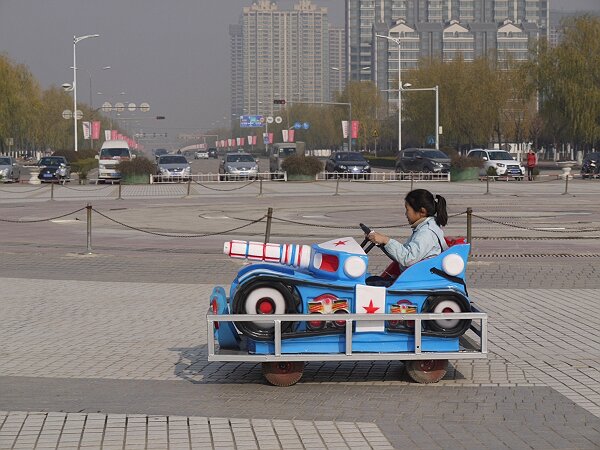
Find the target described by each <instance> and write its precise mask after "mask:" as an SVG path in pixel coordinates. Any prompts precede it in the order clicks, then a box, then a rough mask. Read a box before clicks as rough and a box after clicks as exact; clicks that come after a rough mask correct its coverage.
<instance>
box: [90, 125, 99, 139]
mask: <svg viewBox="0 0 600 450" xmlns="http://www.w3.org/2000/svg"><path fill="white" fill-rule="evenodd" d="M92 139H93V140H95V141H97V140H98V139H100V121H99V120H94V121H93V122H92Z"/></svg>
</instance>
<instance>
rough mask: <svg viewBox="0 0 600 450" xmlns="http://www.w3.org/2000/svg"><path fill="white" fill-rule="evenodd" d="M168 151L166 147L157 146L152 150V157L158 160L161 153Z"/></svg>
mask: <svg viewBox="0 0 600 450" xmlns="http://www.w3.org/2000/svg"><path fill="white" fill-rule="evenodd" d="M168 154H169V151H168V150H167V149H166V148H157V149H156V150H154V158H155V159H156V160H157V161H158V158H159V157H161V156H162V155H168Z"/></svg>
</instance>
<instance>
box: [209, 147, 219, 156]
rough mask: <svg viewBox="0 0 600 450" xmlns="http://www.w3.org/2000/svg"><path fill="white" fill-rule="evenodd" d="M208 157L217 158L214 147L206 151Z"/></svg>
mask: <svg viewBox="0 0 600 450" xmlns="http://www.w3.org/2000/svg"><path fill="white" fill-rule="evenodd" d="M208 157H209V158H215V159H217V158H218V155H217V149H216V148H214V147H211V148H209V149H208Z"/></svg>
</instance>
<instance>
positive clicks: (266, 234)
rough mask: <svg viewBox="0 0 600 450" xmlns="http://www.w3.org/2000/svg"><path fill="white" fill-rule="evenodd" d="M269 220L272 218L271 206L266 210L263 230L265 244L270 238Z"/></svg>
mask: <svg viewBox="0 0 600 450" xmlns="http://www.w3.org/2000/svg"><path fill="white" fill-rule="evenodd" d="M271 220H273V208H269V209H268V210H267V229H266V230H265V244H266V243H267V242H269V239H271Z"/></svg>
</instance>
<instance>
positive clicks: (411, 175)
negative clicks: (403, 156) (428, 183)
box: [410, 172, 414, 191]
mask: <svg viewBox="0 0 600 450" xmlns="http://www.w3.org/2000/svg"><path fill="white" fill-rule="evenodd" d="M413 182H414V180H413V173H412V172H411V173H410V190H411V191H412V190H413Z"/></svg>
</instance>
